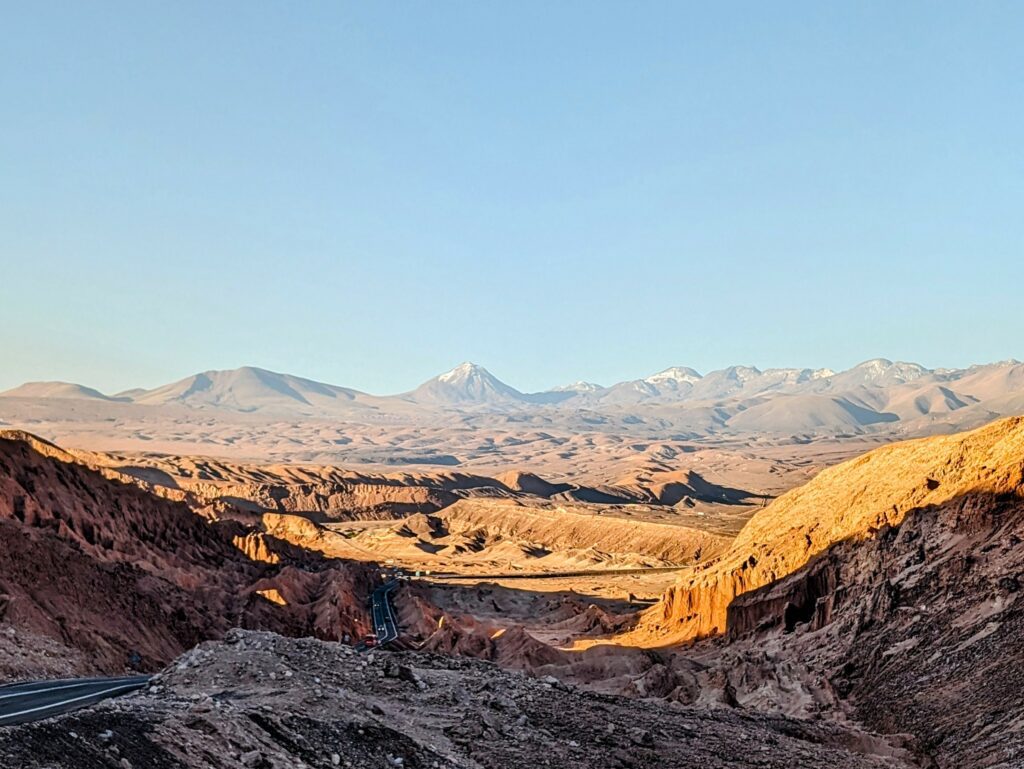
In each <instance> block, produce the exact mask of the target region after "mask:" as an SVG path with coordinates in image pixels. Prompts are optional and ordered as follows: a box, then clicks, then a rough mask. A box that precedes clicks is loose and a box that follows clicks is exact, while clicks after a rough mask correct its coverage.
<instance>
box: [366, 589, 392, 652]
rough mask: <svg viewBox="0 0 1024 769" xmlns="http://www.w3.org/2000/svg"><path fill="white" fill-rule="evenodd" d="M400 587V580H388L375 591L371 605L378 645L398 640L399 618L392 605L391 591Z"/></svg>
mask: <svg viewBox="0 0 1024 769" xmlns="http://www.w3.org/2000/svg"><path fill="white" fill-rule="evenodd" d="M396 587H398V582H397V581H395V580H388V581H387V582H385V583H384V584H383V585H381V586H380V587H378V588H377V589H376V590H374V591H373V596H372V598H371V607H372V612H373V632H374V634H375V635H376V636H377V646H383V645H384V644H387V643H391V642H392V641H396V640H398V618H397V617H396V616H395V610H394V609H393V608H392V606H391V597H390V596H391V591H392V590H394V589H395V588H396Z"/></svg>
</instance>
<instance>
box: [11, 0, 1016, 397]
mask: <svg viewBox="0 0 1024 769" xmlns="http://www.w3.org/2000/svg"><path fill="white" fill-rule="evenodd" d="M1022 29H1024V5H1022V4H1020V3H1017V2H1004V3H994V2H963V3H956V4H954V3H941V2H938V3H936V2H926V3H914V2H900V3H892V2H878V3H871V2H864V3H860V2H858V3H820V2H808V3H785V2H782V3H767V2H760V1H758V2H749V3H741V2H736V3H728V4H720V3H692V4H687V3H682V2H668V3H654V2H649V3H610V2H608V3H602V2H592V1H591V0H586V1H580V2H557V3H550V2H537V3H526V2H514V3H491V2H458V3H456V2H452V3H445V2H433V1H432V2H408V3H371V2H335V1H332V2H323V3H314V2H307V3H283V2H282V3H270V2H266V3H250V2H237V3H229V2H215V3H211V2H194V3H193V2H173V3H170V2H167V3H139V2H123V3H104V2H95V3H71V2H64V3H57V4H51V3H46V2H30V3H21V4H13V3H12V4H8V5H7V7H6V8H5V10H4V14H3V23H2V27H0V39H2V44H0V387H6V386H13V385H15V384H18V383H20V382H22V381H24V380H28V379H66V380H72V381H79V382H83V383H86V384H90V385H93V386H97V387H100V388H101V389H105V390H108V391H112V390H118V389H122V388H127V387H130V386H135V385H144V386H153V385H156V384H159V383H162V382H164V381H168V380H171V379H176V378H179V377H181V376H184V375H187V374H189V373H193V372H195V371H198V370H203V369H208V368H230V367H234V366H238V365H243V364H254V365H260V366H264V367H267V368H272V369H276V370H284V371H288V372H291V373H297V374H302V375H306V376H310V377H313V378H316V379H321V380H326V381H331V382H335V383H339V384H345V385H350V386H355V387H359V388H361V389H366V390H370V391H373V392H395V391H400V390H404V389H408V388H411V387H412V386H414V385H416V384H417V383H418V382H420V381H421V380H423V379H426V378H427V377H429V376H432V375H433V374H435V373H438V372H439V371H441V370H444V369H446V368H450V367H451V366H453V365H455V364H457V363H459V362H460V361H462V360H473V361H476V362H479V363H482V364H484V365H486V366H487V367H488V368H490V369H491V370H492V371H493V372H494V373H495V374H497V375H498V376H500V377H502V378H503V379H505V380H506V381H508V382H510V383H511V384H513V385H515V386H518V387H520V388H522V389H527V390H530V389H540V388H544V387H547V386H551V385H555V384H559V383H562V382H564V381H567V380H574V379H579V378H583V379H589V380H596V381H599V382H604V383H610V382H613V381H616V380H620V379H627V378H634V377H638V376H644V375H647V374H649V373H652V372H654V371H656V370H659V369H661V368H664V367H666V366H669V365H690V366H694V367H696V368H698V369H701V370H707V369H710V368H715V367H721V366H724V365H727V364H730V363H748V364H755V365H759V366H762V367H766V366H781V365H813V366H819V365H821V366H832V367H834V368H838V367H845V366H848V365H851V364H854V363H856V362H858V361H860V360H862V359H864V358H868V357H874V356H886V357H890V358H903V359H913V360H918V361H920V362H922V363H925V364H929V365H950V366H954V365H965V364H969V363H972V362H980V361H990V360H997V359H1001V358H1006V357H1011V356H1012V357H1024V344H1022V341H1021V340H1022V337H1024V303H1022V295H1024V258H1022V256H1024V253H1022V245H1024V215H1022V214H1024V93H1022V90H1024V89H1022V80H1021V73H1022V72H1024V46H1022V45H1021V30H1022Z"/></svg>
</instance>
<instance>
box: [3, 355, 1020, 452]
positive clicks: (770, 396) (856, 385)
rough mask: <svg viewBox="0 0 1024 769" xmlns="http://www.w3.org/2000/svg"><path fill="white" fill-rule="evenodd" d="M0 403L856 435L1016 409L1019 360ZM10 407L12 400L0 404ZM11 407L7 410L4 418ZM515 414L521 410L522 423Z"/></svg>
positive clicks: (189, 386) (247, 380)
mask: <svg viewBox="0 0 1024 769" xmlns="http://www.w3.org/2000/svg"><path fill="white" fill-rule="evenodd" d="M0 398H4V399H14V398H17V399H23V400H24V401H32V402H42V401H45V402H56V401H93V402H97V403H99V402H102V403H105V404H109V405H110V406H111V407H114V406H115V405H117V404H124V405H131V406H134V407H138V406H146V407H154V408H155V407H166V406H176V407H188V408H192V409H200V410H207V411H211V412H236V413H245V414H265V415H268V416H289V417H308V418H345V419H350V420H358V418H359V415H360V414H363V415H373V417H374V418H381V417H384V416H399V417H400V416H407V417H410V418H412V417H415V416H416V415H429V414H438V413H443V412H451V411H457V412H464V413H467V414H503V413H507V414H518V415H520V417H522V418H528V416H529V415H530V414H534V413H536V414H540V415H543V414H549V415H552V416H551V418H554V419H557V418H559V416H558V415H564V414H576V415H580V414H583V415H587V414H590V415H592V416H589V417H586V416H585V417H584V418H585V421H586V422H587V423H588V424H598V425H599V424H601V423H602V421H603V420H604V421H606V420H611V421H613V422H614V423H616V424H629V423H630V422H631V421H632V422H636V421H640V422H645V423H647V424H648V425H650V424H651V423H652V422H653V423H657V422H658V421H660V422H661V423H663V424H664V425H665V426H666V429H668V428H671V429H673V430H676V431H678V429H679V428H681V427H682V428H684V429H686V430H688V431H689V432H692V433H693V434H695V435H701V434H714V433H722V432H726V433H736V432H742V433H759V432H766V433H794V434H812V435H813V434H820V433H837V432H851V431H852V432H863V431H870V430H875V429H880V426H885V425H891V424H893V423H908V422H912V421H913V420H919V419H922V418H926V419H928V420H933V421H934V420H936V419H945V420H947V421H949V420H948V419H947V417H948V415H951V414H954V413H956V412H964V413H963V417H964V419H966V420H967V421H968V422H969V423H970V424H974V423H980V422H983V421H986V419H989V418H993V417H995V416H1002V415H1006V414H1011V413H1021V412H1024V365H1022V364H1021V363H1020V362H1018V361H1015V360H1011V361H1004V362H1001V363H994V364H988V365H979V366H972V367H970V368H965V369H928V368H926V367H924V366H921V365H919V364H916V363H904V362H893V361H890V360H886V359H883V358H876V359H874V360H869V361H865V362H864V363H861V364H859V365H857V366H854V367H853V368H851V369H848V370H846V371H840V372H836V371H832V370H830V369H810V368H803V369H799V368H773V369H765V370H760V369H757V368H754V367H751V366H730V367H728V368H724V369H721V370H717V371H711V372H708V373H707V374H703V375H702V374H700V373H698V372H697V371H695V370H694V369H692V368H687V367H682V366H677V367H672V368H668V369H665V370H664V371H661V372H658V373H656V374H652V375H651V376H648V377H646V378H644V379H636V380H632V381H627V382H619V383H617V384H614V385H611V386H608V387H604V386H601V385H597V384H593V383H589V382H576V383H574V384H570V385H565V386H562V387H556V388H552V389H551V390H547V391H544V392H539V393H524V392H521V391H519V390H517V389H516V388H514V387H512V386H511V385H508V384H506V383H505V382H502V381H501V380H500V379H498V378H497V377H495V376H494V375H493V374H491V373H490V372H489V371H488V370H487V369H485V368H483V367H482V366H478V365H476V364H473V363H463V364H462V365H460V366H457V367H455V368H453V369H452V370H451V371H447V372H445V373H443V374H440V375H439V376H436V377H434V378H433V379H430V380H429V381H427V382H424V383H423V384H422V385H420V386H419V387H417V388H416V389H414V390H412V391H410V392H407V393H402V394H399V395H390V396H378V395H371V394H368V393H364V392H360V391H358V390H355V389H352V388H348V387H341V386H338V385H332V384H326V383H323V382H316V381H313V380H311V379H305V378H302V377H297V376H292V375H290V374H281V373H276V372H272V371H267V370H265V369H260V368H254V367H250V366H246V367H243V368H239V369H232V370H227V371H205V372H202V373H199V374H195V375H193V376H190V377H186V378H185V379H182V380H180V381H177V382H172V383H170V384H167V385H163V386H161V387H157V388H154V389H151V390H144V389H135V390H129V391H126V392H122V393H117V394H114V395H107V394H104V393H101V392H99V391H98V390H95V389H93V388H90V387H86V386H84V385H79V384H73V383H67V382H29V383H26V384H24V385H21V386H20V387H17V388H14V389H13V390H8V391H7V392H4V393H0ZM5 402H7V403H8V405H12V404H13V403H14V402H13V401H9V400H8V401H5ZM9 410H10V409H8V412H9ZM523 415H526V416H525V417H524V416H523Z"/></svg>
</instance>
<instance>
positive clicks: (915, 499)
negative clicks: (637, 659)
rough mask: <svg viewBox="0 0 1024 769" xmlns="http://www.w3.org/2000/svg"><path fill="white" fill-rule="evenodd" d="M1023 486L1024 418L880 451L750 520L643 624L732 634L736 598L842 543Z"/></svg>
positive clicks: (675, 631)
mask: <svg viewBox="0 0 1024 769" xmlns="http://www.w3.org/2000/svg"><path fill="white" fill-rule="evenodd" d="M1022 477H1024V418H1020V417H1015V418H1012V419H1007V420H1003V421H1000V422H996V423H993V424H991V425H989V426H987V427H984V428H982V429H979V430H975V431H973V432H970V433H964V434H960V435H954V436H944V437H938V438H927V439H922V440H917V441H908V442H906V443H899V444H893V445H891V446H885V447H883V448H880V449H876V450H875V451H872V452H869V453H868V454H865V455H863V456H861V457H858V458H857V459H854V460H851V461H849V462H846V463H844V464H841V465H838V466H836V467H833V468H829V469H827V470H824V471H822V472H821V473H820V474H819V475H818V476H817V477H816V478H815V479H814V480H813V481H811V482H810V483H808V484H806V485H804V486H801V487H800V488H797V489H794V490H793V491H791V492H789V493H787V494H784V495H783V496H782V497H780V498H779V499H777V500H776V501H775V502H774V503H772V504H771V505H770V506H769V507H767V508H766V509H765V510H764V511H762V512H761V513H759V514H757V515H755V516H754V517H753V518H751V520H750V521H748V523H747V524H746V526H744V527H743V529H742V530H741V531H740V533H739V535H738V536H737V537H736V539H735V541H734V542H733V544H732V546H731V547H730V549H729V550H728V552H726V553H725V554H724V555H723V556H721V558H719V559H716V560H714V561H712V562H710V563H708V564H706V565H702V566H700V567H697V568H695V569H694V570H693V571H692V572H691V573H689V574H688V575H686V576H684V577H683V578H682V579H681V580H680V582H679V583H678V584H677V585H676V586H675V587H673V588H672V589H671V590H670V591H669V592H668V593H666V595H665V596H664V598H663V599H662V601H661V602H660V603H659V605H658V606H656V607H655V608H654V609H652V610H651V611H650V612H649V613H648V615H647V616H646V617H645V619H644V623H643V625H644V626H645V628H646V629H647V631H648V632H650V633H657V634H660V635H664V636H667V637H670V638H672V639H673V640H676V641H686V640H692V639H698V638H703V637H707V636H713V635H718V634H721V633H724V632H725V630H726V619H727V614H728V611H729V605H730V604H731V603H732V601H733V599H735V598H736V597H737V596H740V595H742V594H744V593H747V592H749V591H751V590H756V589H758V588H761V587H764V586H765V585H768V584H769V583H771V582H774V581H776V580H778V579H781V578H783V577H785V576H787V575H789V574H792V573H793V572H794V571H796V570H797V569H800V568H802V567H803V566H805V565H806V564H807V563H809V562H810V561H811V560H812V559H814V558H815V557H817V556H820V555H821V554H822V553H824V552H825V551H826V550H827V549H828V548H829V547H831V546H833V545H835V544H836V543H838V542H841V541H844V540H863V539H870V538H872V537H874V536H875V535H876V534H877V533H878V532H879V531H880V530H881V529H883V528H884V527H891V526H895V525H898V524H899V523H901V522H902V521H903V518H904V516H906V515H907V513H908V512H909V511H913V510H917V509H920V508H922V507H927V506H938V505H943V504H945V503H947V502H950V501H951V500H955V499H958V498H962V497H965V496H977V495H987V496H1000V495H1017V496H1019V495H1020V494H1021V491H1022ZM794 611H795V609H794ZM792 619H793V620H794V621H799V620H800V617H797V616H796V615H794V616H793V618H792ZM750 621H751V620H749V619H744V620H743V622H744V623H746V624H745V625H744V627H746V626H747V625H748V624H749V622H750Z"/></svg>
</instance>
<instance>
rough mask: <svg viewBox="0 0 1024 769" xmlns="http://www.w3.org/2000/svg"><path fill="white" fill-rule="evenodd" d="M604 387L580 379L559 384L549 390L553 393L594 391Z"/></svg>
mask: <svg viewBox="0 0 1024 769" xmlns="http://www.w3.org/2000/svg"><path fill="white" fill-rule="evenodd" d="M603 389H604V388H603V387H602V386H601V385H599V384H595V383H594V382H584V381H583V380H582V379H581V380H579V381H578V382H573V383H572V384H567V385H560V386H559V387H553V388H552V389H551V392H555V393H594V392H597V391H598V390H603Z"/></svg>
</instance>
